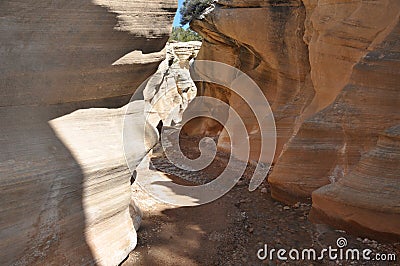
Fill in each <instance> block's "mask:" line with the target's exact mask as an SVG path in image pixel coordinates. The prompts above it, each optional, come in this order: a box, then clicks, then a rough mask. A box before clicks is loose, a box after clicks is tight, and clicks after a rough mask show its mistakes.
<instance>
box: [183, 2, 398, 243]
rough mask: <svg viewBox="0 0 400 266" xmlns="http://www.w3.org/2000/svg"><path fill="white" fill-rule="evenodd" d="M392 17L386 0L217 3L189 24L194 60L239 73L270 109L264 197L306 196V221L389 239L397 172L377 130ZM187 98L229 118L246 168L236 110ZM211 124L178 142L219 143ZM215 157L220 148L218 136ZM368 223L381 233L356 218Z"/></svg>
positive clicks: (393, 49)
mask: <svg viewBox="0 0 400 266" xmlns="http://www.w3.org/2000/svg"><path fill="white" fill-rule="evenodd" d="M399 15H400V3H399V2H398V1H395V0H385V1H361V0H359V1H341V0H303V1H301V0H286V1H273V0H264V1H241V0H233V1H225V0H220V1H218V3H216V4H215V7H214V9H213V10H207V12H206V13H205V14H204V15H203V16H202V18H200V19H197V20H194V21H193V22H192V24H191V26H192V28H193V29H194V30H196V31H197V32H199V33H200V34H201V35H202V36H203V37H204V38H205V40H204V42H203V47H202V48H201V50H200V53H199V56H198V59H205V60H214V61H220V62H224V63H226V64H229V65H232V66H235V67H237V68H239V69H241V70H242V71H244V72H245V73H246V74H248V75H249V76H250V77H251V78H253V79H254V81H255V82H256V83H257V84H258V85H259V86H260V88H261V90H262V91H263V93H264V95H265V96H266V97H267V99H268V101H269V103H270V105H271V108H272V110H273V112H274V116H275V120H276V127H277V134H278V144H277V150H276V156H275V166H274V168H273V171H272V173H271V174H270V176H269V182H270V184H271V187H272V195H273V197H274V198H276V199H278V200H281V201H284V202H286V203H295V202H297V201H303V200H309V199H310V198H311V196H312V193H313V192H314V191H315V192H314V194H313V204H314V211H313V213H314V214H313V217H314V220H315V221H317V222H318V221H323V222H325V223H328V224H332V225H335V226H337V227H343V228H346V229H347V230H350V231H351V230H353V231H355V232H357V233H359V234H364V235H373V236H374V237H386V236H390V237H391V238H393V237H394V238H397V239H398V238H400V233H399V231H398V229H396V228H400V219H399V214H400V210H399V208H398V206H399V205H400V196H399V195H400V193H399V184H400V179H399V174H400V169H399V165H400V161H399V158H398V151H397V148H396V147H397V137H396V134H395V133H393V132H395V131H396V130H397V129H396V128H392V129H389V128H391V127H393V126H397V125H399V124H400V110H399V108H398V106H399V104H400V85H399V84H400V79H399V74H400V73H399V72H400V68H399V62H400V60H399V59H400V56H399V52H400V43H399V41H398V40H399V37H400V36H399V32H400V31H399V29H400V28H399ZM199 94H200V95H207V96H213V97H217V98H219V99H221V100H223V101H225V102H227V103H229V104H230V105H231V106H232V107H233V108H235V109H236V111H238V113H239V114H240V115H241V117H242V118H243V121H244V122H245V124H246V128H247V130H248V132H249V135H250V142H251V150H252V154H251V159H254V158H258V156H257V154H258V153H259V151H258V150H257V147H259V146H260V145H259V143H260V134H259V128H258V125H257V123H256V121H255V119H254V117H253V115H252V114H251V112H250V111H249V109H248V108H247V109H246V108H243V105H244V104H243V101H242V100H241V99H238V97H237V96H236V95H233V94H231V93H230V92H229V90H227V89H226V88H222V87H219V86H216V85H214V84H200V86H199ZM214 123H215V122H213V121H211V120H209V119H198V120H197V121H195V122H192V123H191V124H190V125H189V126H187V128H186V129H187V130H186V131H187V132H188V133H189V134H209V133H210V131H213V133H214V134H219V131H220V130H221V128H218V127H215V125H214ZM386 130H388V131H387V133H384V132H385V131H386ZM382 134H383V135H382ZM380 135H381V137H380V140H379V141H378V138H379V136H380ZM389 143H390V144H389ZM218 146H219V148H220V149H221V150H227V149H228V148H227V147H229V138H228V137H227V136H226V133H225V132H224V131H222V132H221V133H220V136H219V141H218ZM391 146H392V147H391ZM379 154H381V155H382V156H379ZM374 168H376V169H374ZM378 169H379V170H378ZM378 184H379V185H378ZM319 188H320V189H319ZM379 206H381V208H379ZM378 216H379V217H381V218H382V219H384V218H383V217H386V219H385V222H384V223H383V222H381V221H382V219H381V218H376V219H368V217H378ZM317 218H318V219H317Z"/></svg>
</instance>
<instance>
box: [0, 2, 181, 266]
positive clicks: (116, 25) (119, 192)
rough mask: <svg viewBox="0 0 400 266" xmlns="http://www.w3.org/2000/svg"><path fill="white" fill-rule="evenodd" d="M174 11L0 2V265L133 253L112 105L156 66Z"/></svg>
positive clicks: (158, 5)
mask: <svg viewBox="0 0 400 266" xmlns="http://www.w3.org/2000/svg"><path fill="white" fill-rule="evenodd" d="M176 8H177V3H176V1H172V0H171V1H162V2H160V1H103V0H94V1H79V0H71V1H57V2H54V1H46V0H41V1H35V2H32V1H18V2H16V1H8V0H6V1H1V3H0V32H1V34H0V40H1V48H0V61H1V65H0V72H1V76H0V96H1V97H0V123H1V127H0V147H1V152H0V190H1V193H0V250H1V255H0V264H2V265H44V264H46V265H50V264H52V265H92V264H99V265H117V264H118V263H120V262H121V261H122V260H123V259H124V258H125V257H126V256H127V255H128V254H129V252H130V251H131V250H132V249H133V248H134V247H135V245H136V232H135V230H134V223H136V221H135V222H132V219H131V217H130V212H129V203H130V200H131V190H130V171H129V170H128V168H127V166H126V163H125V159H124V157H123V154H124V153H123V147H122V139H121V135H122V120H123V115H124V113H125V112H124V111H125V108H119V107H121V106H122V105H123V104H126V103H127V102H128V100H129V98H130V96H131V94H132V93H133V92H134V90H135V88H136V87H137V86H138V85H139V84H141V83H142V82H143V81H144V80H145V79H146V78H148V77H149V76H150V75H151V74H152V73H154V72H155V71H156V69H157V67H158V65H159V63H160V62H161V61H162V60H164V58H165V51H163V48H164V46H165V43H166V41H167V40H168V38H169V33H170V30H171V25H172V19H173V16H174V14H175V11H176ZM105 107H107V108H109V109H106V108H105ZM155 136H156V135H155ZM139 138H144V136H138V139H139ZM154 141H157V139H155V140H154ZM136 155H137V157H138V158H140V157H141V156H143V154H136Z"/></svg>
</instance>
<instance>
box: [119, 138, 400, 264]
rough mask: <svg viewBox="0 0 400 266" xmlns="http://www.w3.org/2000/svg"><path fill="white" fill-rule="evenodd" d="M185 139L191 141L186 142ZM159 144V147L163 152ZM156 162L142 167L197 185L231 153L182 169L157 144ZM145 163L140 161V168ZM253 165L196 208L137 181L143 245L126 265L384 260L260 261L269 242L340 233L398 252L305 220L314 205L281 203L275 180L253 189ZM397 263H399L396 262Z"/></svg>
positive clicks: (300, 245)
mask: <svg viewBox="0 0 400 266" xmlns="http://www.w3.org/2000/svg"><path fill="white" fill-rule="evenodd" d="M197 141H198V139H195V138H190V137H186V139H184V141H183V147H184V148H183V149H184V153H185V154H187V155H188V156H189V157H195V156H196V155H198V150H197V149H196V145H192V144H193V143H196V142H197ZM185 144H186V145H185ZM160 151H161V152H160ZM150 157H151V161H152V163H153V165H154V167H155V168H153V170H151V171H150V172H148V171H147V172H142V173H141V171H140V170H139V173H138V174H139V175H140V174H146V175H148V176H150V175H151V174H152V173H153V174H154V172H157V173H158V174H161V175H165V176H166V177H167V178H171V179H172V180H173V181H174V182H177V183H180V184H184V185H196V184H199V183H203V182H208V181H210V179H212V178H210V177H213V176H215V175H217V174H218V172H220V171H221V168H223V167H224V162H225V161H226V158H218V157H217V159H216V161H215V162H213V164H211V165H210V166H209V167H207V168H206V169H204V170H203V171H200V172H196V173H193V172H188V171H183V170H181V169H179V168H177V167H176V166H174V165H173V164H171V163H169V162H168V160H167V159H166V158H165V156H163V154H162V149H161V147H159V146H158V147H156V148H155V151H154V153H153V154H152V155H151V156H150ZM139 168H140V167H139ZM253 170H254V167H253V168H252V167H251V166H250V165H249V167H248V169H247V170H246V172H245V174H244V175H243V178H241V180H240V181H239V182H238V184H237V185H236V186H235V187H234V188H233V189H232V190H231V191H230V192H229V193H227V194H226V195H225V196H223V197H222V198H220V199H218V200H216V201H214V202H212V203H209V204H206V205H202V206H198V207H174V206H172V205H168V204H163V203H161V202H159V201H156V200H155V199H154V198H152V197H151V196H150V195H149V194H148V193H146V192H145V191H144V190H143V189H142V188H141V187H140V186H138V185H137V184H134V185H133V186H132V193H133V195H134V198H135V202H136V203H137V205H138V206H139V207H140V209H141V210H142V211H143V220H142V225H141V227H140V229H139V230H138V245H137V247H136V249H135V250H134V251H132V252H131V253H130V254H129V257H128V258H127V259H126V260H125V261H124V262H123V263H122V264H121V265H123V266H128V265H129V266H130V265H381V264H379V263H376V264H371V262H360V261H340V262H339V261H336V260H333V261H329V260H327V259H326V258H325V259H324V260H321V261H316V262H311V261H310V262H309V263H307V262H306V261H290V262H287V263H286V264H285V262H278V261H276V260H275V261H274V260H271V261H270V260H265V261H263V260H260V259H259V258H258V257H257V252H258V251H259V250H260V249H262V248H263V247H264V245H265V244H267V245H268V248H269V249H272V248H275V249H279V248H286V249H287V248H295V249H298V250H302V249H309V248H315V249H316V250H318V251H321V250H322V249H323V248H327V247H328V246H333V247H336V241H337V239H339V238H341V237H345V238H346V239H347V241H348V246H350V247H352V248H354V249H360V250H362V249H365V248H370V249H371V250H373V251H374V252H379V253H385V254H390V253H394V254H397V255H399V254H400V245H390V244H387V245H385V244H381V243H378V242H376V241H373V240H369V239H361V238H357V237H354V236H351V235H349V234H347V233H346V232H344V231H340V230H335V229H334V228H330V227H328V226H326V225H317V224H312V223H311V222H310V221H309V220H308V215H309V211H310V209H311V205H310V204H307V203H296V204H294V205H290V206H288V205H285V204H282V203H280V202H278V201H276V200H274V199H272V198H271V196H270V186H269V184H268V183H267V182H264V183H263V184H262V185H261V187H260V188H259V189H257V190H256V191H254V192H249V190H248V184H249V176H251V172H252V171H253ZM276 263H278V264H276ZM393 265H394V264H393Z"/></svg>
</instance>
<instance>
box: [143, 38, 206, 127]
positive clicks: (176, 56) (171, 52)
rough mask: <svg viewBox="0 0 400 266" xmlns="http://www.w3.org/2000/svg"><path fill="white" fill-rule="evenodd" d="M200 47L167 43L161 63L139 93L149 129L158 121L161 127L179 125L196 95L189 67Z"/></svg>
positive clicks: (189, 43) (188, 43)
mask: <svg viewBox="0 0 400 266" xmlns="http://www.w3.org/2000/svg"><path fill="white" fill-rule="evenodd" d="M200 47H201V42H198V41H192V42H171V43H168V44H167V46H166V58H165V60H164V61H163V62H161V64H160V65H159V67H158V69H157V72H156V73H155V74H154V75H153V76H152V77H151V78H150V79H149V80H148V81H147V82H146V84H145V88H144V90H143V96H144V100H145V103H146V107H145V108H146V114H147V116H148V117H147V120H148V122H150V124H152V125H153V126H157V124H158V123H159V121H162V122H163V125H164V126H171V125H175V124H178V123H180V122H181V120H182V113H183V111H184V110H185V109H186V108H187V106H188V104H189V102H190V101H191V100H192V99H193V98H194V97H195V96H196V94H197V89H196V85H195V84H194V82H193V80H192V79H191V76H190V73H189V67H190V62H192V61H193V59H194V58H195V57H196V56H197V54H198V52H199V50H200Z"/></svg>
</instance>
